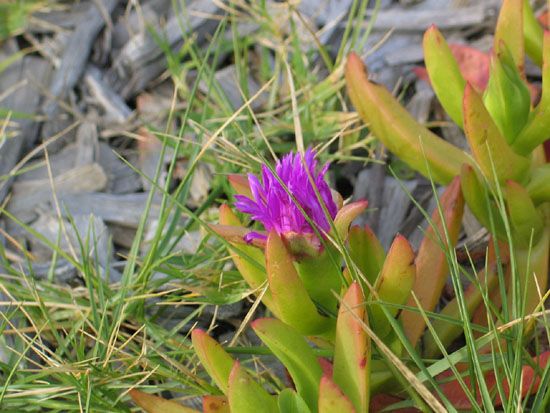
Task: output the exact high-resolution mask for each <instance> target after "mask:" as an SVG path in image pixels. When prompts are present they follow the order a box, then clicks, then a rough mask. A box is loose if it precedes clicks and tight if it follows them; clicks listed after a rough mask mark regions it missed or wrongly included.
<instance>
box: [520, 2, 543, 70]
mask: <svg viewBox="0 0 550 413" xmlns="http://www.w3.org/2000/svg"><path fill="white" fill-rule="evenodd" d="M523 34H524V37H525V52H526V53H527V54H528V55H529V57H530V58H531V60H533V62H535V64H536V65H537V66H541V65H542V38H543V29H542V27H541V25H540V23H539V22H538V20H537V18H536V17H535V13H534V12H533V9H532V7H531V4H530V3H529V0H523Z"/></svg>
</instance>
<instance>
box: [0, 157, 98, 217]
mask: <svg viewBox="0 0 550 413" xmlns="http://www.w3.org/2000/svg"><path fill="white" fill-rule="evenodd" d="M106 184H107V176H105V172H104V171H103V168H101V166H100V165H99V164H97V163H93V164H89V165H84V166H80V167H77V168H73V169H71V170H69V171H67V172H64V173H62V174H60V175H58V176H56V177H55V178H53V188H52V186H51V183H50V181H49V180H48V179H40V180H32V181H23V182H16V183H15V184H14V185H13V190H12V197H11V199H10V201H9V202H8V206H7V209H8V211H10V212H11V213H12V214H14V215H15V216H16V217H17V218H19V219H20V220H22V221H23V222H25V223H28V222H31V221H32V220H34V219H35V218H36V217H37V211H36V208H37V207H38V206H39V205H41V204H46V203H49V204H50V205H52V204H53V198H52V192H53V191H54V190H55V193H56V194H57V196H58V197H59V196H61V195H62V194H70V193H73V194H74V193H78V192H91V191H100V190H102V189H103V188H105V185H106ZM90 212H92V211H90Z"/></svg>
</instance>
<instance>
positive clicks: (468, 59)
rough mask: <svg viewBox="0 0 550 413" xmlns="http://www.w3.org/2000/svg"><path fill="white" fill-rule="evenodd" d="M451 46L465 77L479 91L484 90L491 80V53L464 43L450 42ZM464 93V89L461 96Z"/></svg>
mask: <svg viewBox="0 0 550 413" xmlns="http://www.w3.org/2000/svg"><path fill="white" fill-rule="evenodd" d="M449 47H450V48H451V51H452V52H453V56H454V57H455V59H456V61H457V62H458V66H459V67H460V73H462V76H464V79H466V81H467V82H468V83H470V84H471V85H472V86H473V87H474V89H475V90H477V91H478V92H482V91H484V90H485V88H486V87H487V83H488V82H489V67H490V65H491V61H490V58H489V55H488V54H487V53H483V52H482V51H481V50H477V49H474V48H473V47H470V46H466V45H463V44H450V45H449ZM463 95H464V91H463V93H462V94H461V96H463ZM460 124H462V122H461V123H460Z"/></svg>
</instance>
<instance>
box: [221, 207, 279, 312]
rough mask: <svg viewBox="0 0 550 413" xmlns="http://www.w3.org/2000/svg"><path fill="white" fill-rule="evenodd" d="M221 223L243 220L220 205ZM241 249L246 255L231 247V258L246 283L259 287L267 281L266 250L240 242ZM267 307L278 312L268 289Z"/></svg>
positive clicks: (230, 224)
mask: <svg viewBox="0 0 550 413" xmlns="http://www.w3.org/2000/svg"><path fill="white" fill-rule="evenodd" d="M220 224H221V225H222V226H231V227H241V225H242V224H241V221H239V218H238V217H237V216H236V215H235V213H234V212H233V211H232V210H231V208H229V206H227V205H222V206H220ZM237 248H238V250H239V251H242V252H243V253H244V254H246V256H244V255H243V254H240V253H239V252H238V251H235V250H233V249H231V248H230V249H229V254H230V255H231V259H232V260H233V262H234V263H235V267H237V270H239V272H240V273H241V275H242V277H243V278H244V280H245V281H246V283H247V284H248V285H249V286H250V288H252V289H254V290H255V289H258V288H260V287H261V286H262V285H264V283H265V282H266V281H267V275H266V271H265V269H264V268H265V257H264V252H263V251H261V250H260V249H258V248H255V247H253V246H250V245H244V244H240V243H239V244H238V246H237ZM262 301H263V303H264V304H265V306H266V307H267V308H269V309H270V310H271V312H273V313H274V314H277V309H276V308H275V305H274V304H273V299H272V297H271V292H270V291H269V290H267V291H266V292H265V294H264V296H263V299H262Z"/></svg>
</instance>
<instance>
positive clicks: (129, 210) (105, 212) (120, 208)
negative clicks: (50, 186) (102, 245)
mask: <svg viewBox="0 0 550 413" xmlns="http://www.w3.org/2000/svg"><path fill="white" fill-rule="evenodd" d="M148 196H149V195H148V194H147V193H136V194H123V195H115V194H105V193H99V192H89V193H80V194H77V193H71V194H70V193H65V194H62V195H60V196H59V202H60V203H61V204H62V205H63V206H64V208H63V210H62V213H63V214H65V213H66V212H70V213H71V214H90V213H93V214H94V215H96V216H98V217H100V218H101V219H102V220H103V221H105V222H107V223H114V224H118V225H122V226H125V227H130V228H136V227H137V226H138V224H139V221H140V220H141V217H142V215H143V210H144V208H145V204H146V202H147V197H148ZM159 208H160V205H159V204H158V203H153V205H152V207H151V212H150V219H154V218H155V217H157V216H158V213H159Z"/></svg>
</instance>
